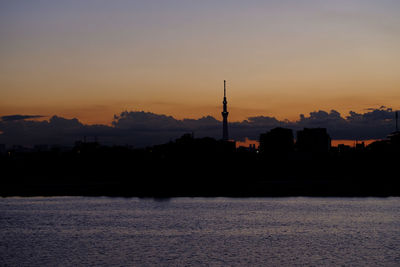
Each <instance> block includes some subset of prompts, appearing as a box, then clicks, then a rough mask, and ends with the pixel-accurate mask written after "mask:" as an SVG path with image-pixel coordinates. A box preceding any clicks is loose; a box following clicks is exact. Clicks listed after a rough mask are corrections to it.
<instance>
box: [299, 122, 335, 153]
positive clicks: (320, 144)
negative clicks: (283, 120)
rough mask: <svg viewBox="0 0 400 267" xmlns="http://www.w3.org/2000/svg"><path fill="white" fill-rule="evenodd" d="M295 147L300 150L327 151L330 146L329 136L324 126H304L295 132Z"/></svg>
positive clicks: (311, 151) (310, 151)
mask: <svg viewBox="0 0 400 267" xmlns="http://www.w3.org/2000/svg"><path fill="white" fill-rule="evenodd" d="M296 147H297V149H298V150H299V151H301V152H307V153H312V154H321V153H327V152H328V151H329V150H330V148H331V138H330V136H329V134H328V132H327V131H326V128H304V130H301V131H298V132H297V141H296Z"/></svg>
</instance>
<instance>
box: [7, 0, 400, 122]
mask: <svg viewBox="0 0 400 267" xmlns="http://www.w3.org/2000/svg"><path fill="white" fill-rule="evenodd" d="M398 14H400V2H399V1H389V0H384V1H377V0H376V1H371V0H363V1H361V0H349V1H344V0H338V1H312V0H305V1H290V0H284V1H183V0H182V1H176V0H175V1H161V0H155V1H93V0H90V1H2V2H1V3H0V34H1V39H2V42H1V44H0V56H1V59H2V60H1V62H0V115H2V116H5V115H11V114H40V115H46V116H52V115H59V116H63V117H67V118H73V117H77V118H79V119H80V120H81V121H82V122H84V123H103V124H109V123H110V121H111V120H112V118H113V115H114V114H119V113H120V112H122V111H124V110H134V111H141V110H144V111H150V112H154V113H159V114H168V115H172V116H174V117H175V118H177V119H183V118H200V117H202V116H205V115H212V116H213V117H215V118H218V119H220V117H221V115H220V112H221V102H222V93H223V91H222V89H223V80H224V79H225V80H227V81H228V109H229V111H230V115H229V120H230V121H241V120H244V119H246V118H247V117H252V116H259V115H264V116H273V117H276V118H278V119H281V120H283V119H289V120H292V121H294V120H297V119H298V114H300V113H304V114H308V113H309V112H312V111H316V110H331V109H335V110H338V111H339V112H341V113H342V114H347V113H348V112H349V111H350V110H353V111H356V112H363V111H365V109H367V108H379V107H380V106H382V105H385V106H388V107H391V108H393V109H399V108H400V105H399V103H400V90H399V89H400V75H399V73H400V50H399V49H398V48H399V47H400V16H398Z"/></svg>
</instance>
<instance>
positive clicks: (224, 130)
mask: <svg viewBox="0 0 400 267" xmlns="http://www.w3.org/2000/svg"><path fill="white" fill-rule="evenodd" d="M222 104H223V110H222V112H221V114H222V119H223V121H222V140H223V141H228V140H229V134H228V114H229V112H228V108H227V104H228V102H227V101H226V81H225V80H224V101H223V102H222Z"/></svg>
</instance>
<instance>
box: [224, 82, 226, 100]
mask: <svg viewBox="0 0 400 267" xmlns="http://www.w3.org/2000/svg"><path fill="white" fill-rule="evenodd" d="M224 97H226V80H224Z"/></svg>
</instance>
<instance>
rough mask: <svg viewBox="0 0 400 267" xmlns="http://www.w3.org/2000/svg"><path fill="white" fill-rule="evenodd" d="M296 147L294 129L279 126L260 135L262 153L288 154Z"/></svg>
mask: <svg viewBox="0 0 400 267" xmlns="http://www.w3.org/2000/svg"><path fill="white" fill-rule="evenodd" d="M293 149H294V138H293V131H292V130H291V129H287V128H282V127H277V128H274V129H272V130H270V131H269V132H267V133H263V134H261V135H260V147H259V150H260V153H263V154H269V155H278V156H279V155H282V156H283V155H288V153H290V152H292V151H293Z"/></svg>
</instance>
